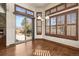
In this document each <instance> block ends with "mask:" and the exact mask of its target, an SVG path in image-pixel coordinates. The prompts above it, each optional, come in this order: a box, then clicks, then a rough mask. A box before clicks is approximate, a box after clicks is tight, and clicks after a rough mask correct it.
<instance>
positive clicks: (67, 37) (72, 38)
mask: <svg viewBox="0 0 79 59" xmlns="http://www.w3.org/2000/svg"><path fill="white" fill-rule="evenodd" d="M73 12H75V13H76V36H67V14H68V13H73ZM58 15H64V16H65V25H64V26H65V30H64V31H65V34H64V35H58V34H57V16H58ZM58 15H55V16H51V17H56V34H50V33H49V34H46V21H45V34H46V35H48V36H55V37H59V38H66V39H70V40H78V9H75V10H71V11H68V12H65V13H61V14H58ZM51 17H50V18H51ZM50 23H51V21H50ZM50 25H51V24H50ZM49 30H51V28H49Z"/></svg>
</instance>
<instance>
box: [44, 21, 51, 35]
mask: <svg viewBox="0 0 79 59" xmlns="http://www.w3.org/2000/svg"><path fill="white" fill-rule="evenodd" d="M46 21H47V20H45V34H46V35H49V36H50V32H51V29H50V28H51V24H50V20H49V25H48V26H47V25H46ZM46 27H49V33H46Z"/></svg>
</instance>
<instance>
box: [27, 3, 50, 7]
mask: <svg viewBox="0 0 79 59" xmlns="http://www.w3.org/2000/svg"><path fill="white" fill-rule="evenodd" d="M27 4H28V5H31V6H33V7H45V6H46V5H48V4H50V3H27Z"/></svg>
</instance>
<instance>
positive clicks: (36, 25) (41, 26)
mask: <svg viewBox="0 0 79 59" xmlns="http://www.w3.org/2000/svg"><path fill="white" fill-rule="evenodd" d="M38 14H41V17H42V12H36V18H37V17H38ZM38 21H41V20H40V19H36V32H37V35H41V34H42V21H41V25H40V26H38ZM38 27H40V28H41V32H40V33H39V32H38Z"/></svg>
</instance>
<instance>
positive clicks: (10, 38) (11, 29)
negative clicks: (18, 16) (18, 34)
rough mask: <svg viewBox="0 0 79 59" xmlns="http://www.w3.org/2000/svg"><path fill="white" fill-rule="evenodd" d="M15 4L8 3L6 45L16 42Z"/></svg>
mask: <svg viewBox="0 0 79 59" xmlns="http://www.w3.org/2000/svg"><path fill="white" fill-rule="evenodd" d="M13 12H14V4H12V3H9V4H7V13H6V45H7V46H8V45H10V44H13V43H15V15H14V14H13Z"/></svg>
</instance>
